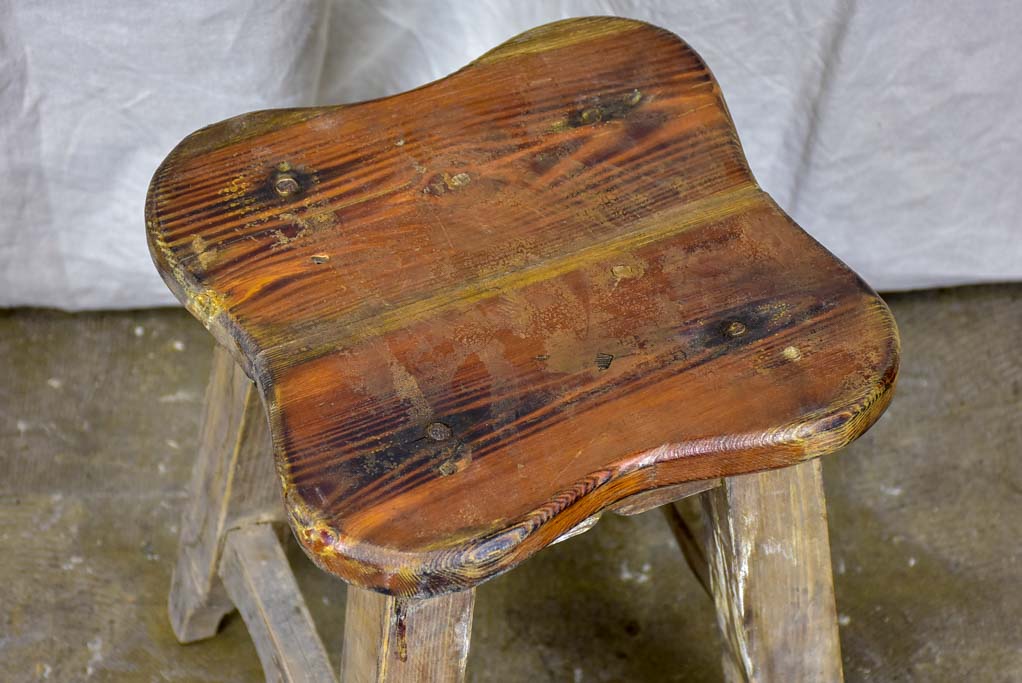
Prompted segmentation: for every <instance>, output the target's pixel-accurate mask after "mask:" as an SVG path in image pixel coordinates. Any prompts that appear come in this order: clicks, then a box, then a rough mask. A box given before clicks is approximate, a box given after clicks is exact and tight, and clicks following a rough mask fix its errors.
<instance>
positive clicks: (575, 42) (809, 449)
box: [147, 19, 898, 595]
mask: <svg viewBox="0 0 1022 683" xmlns="http://www.w3.org/2000/svg"><path fill="white" fill-rule="evenodd" d="M147 219H148V234H149V240H150V245H151V248H152V252H153V255H154V259H155V260H156V263H157V266H158V268H159V269H160V272H161V273H162V274H163V275H164V278H165V280H166V281H167V283H168V285H169V286H170V287H171V288H172V289H173V290H174V291H175V293H176V294H177V295H178V296H179V297H180V298H181V300H182V301H183V302H184V303H185V305H186V306H187V307H188V309H189V310H190V311H191V312H192V313H193V314H195V315H196V317H198V318H199V319H200V320H202V321H203V322H204V323H205V324H206V325H207V327H209V329H210V330H211V331H212V332H213V334H214V335H215V336H216V337H217V339H218V340H219V341H220V342H221V343H223V344H224V345H225V346H227V347H228V348H229V349H231V350H232V352H233V353H234V355H235V357H236V359H237V360H238V361H239V362H240V363H241V364H242V365H243V367H245V369H246V371H247V372H248V373H249V374H250V376H251V377H252V378H253V379H254V380H255V381H256V383H257V385H258V387H259V390H260V392H261V393H262V395H263V398H264V401H265V404H266V407H267V411H268V414H269V419H270V426H271V431H272V434H273V441H274V448H275V452H276V453H275V455H276V459H277V465H278V471H279V473H280V475H281V481H282V486H283V491H284V496H285V503H286V505H287V507H288V511H289V514H290V516H291V521H292V526H293V527H294V529H295V532H296V535H297V536H298V538H299V540H300V541H301V542H302V543H303V545H304V546H305V548H306V549H307V551H308V552H309V554H310V556H312V557H313V559H315V560H316V561H317V562H318V563H319V564H320V565H321V566H323V567H324V568H326V569H328V570H330V571H332V572H334V573H336V574H338V575H340V576H341V577H343V578H345V579H346V580H348V581H351V582H354V583H356V584H359V585H361V586H364V587H368V588H373V589H377V590H382V591H386V592H391V593H398V594H405V595H429V594H433V593H437V592H443V591H446V590H451V589H455V588H459V587H464V586H468V585H472V584H474V583H477V582H478V581H480V580H482V579H484V578H487V577H489V576H492V575H494V574H496V573H498V572H500V571H502V570H504V569H507V568H509V567H510V566H513V565H514V564H515V563H517V562H519V561H521V560H522V559H524V558H526V557H527V556H529V555H530V554H532V553H534V552H535V551H537V550H538V549H540V548H542V547H543V546H544V545H546V544H548V543H550V542H551V541H553V540H554V539H556V538H557V537H558V536H560V535H561V534H562V533H564V532H565V531H567V530H568V529H570V528H571V527H572V526H574V525H576V524H578V523H579V522H581V521H583V520H584V519H586V518H587V517H589V516H591V515H592V514H594V513H596V512H598V511H599V510H601V509H603V508H604V507H606V506H608V505H610V504H612V503H613V502H615V501H617V500H620V499H622V498H624V497H626V496H628V495H631V494H634V493H637V492H640V491H643V490H648V489H650V488H655V487H659V486H665V485H669V484H675V483H678V482H682V481H692V480H699V479H706V478H712V477H719V476H722V475H729V474H735V473H740V472H749V471H756V470H761V469H767V468H772V467H778V466H783V465H786V464H791V463H794V462H798V461H800V460H803V459H805V458H808V457H814V456H817V455H821V454H824V453H827V452H831V451H833V450H835V449H837V448H839V447H841V446H842V445H844V444H845V443H847V442H848V441H850V440H851V439H853V438H855V437H856V436H858V435H859V434H860V433H861V432H863V431H864V430H865V429H866V428H868V426H869V425H870V424H871V423H872V422H873V421H874V420H875V419H876V418H877V417H878V416H879V414H880V412H881V411H882V410H883V408H884V407H885V406H886V404H887V401H888V400H889V396H890V390H891V388H892V386H893V383H894V379H895V375H896V371H897V354H898V349H897V333H896V330H895V327H894V324H893V320H892V319H891V317H890V314H889V312H888V310H887V308H886V306H884V304H883V303H882V302H881V301H880V300H879V299H878V298H877V297H876V295H875V294H874V293H873V292H872V291H871V290H870V289H869V288H868V287H867V286H866V285H865V284H863V283H862V281H861V280H859V278H857V277H856V276H855V274H854V273H852V272H851V271H849V270H848V269H847V267H845V266H844V265H843V264H841V263H840V262H839V261H837V260H836V259H835V258H834V257H833V256H832V255H830V254H829V253H828V252H826V251H825V250H824V249H823V248H822V247H820V246H819V245H818V244H817V243H816V242H814V241H813V240H812V239H811V238H810V237H809V236H808V235H806V234H805V233H804V232H803V231H802V230H800V229H799V228H798V227H797V226H795V225H794V224H793V223H792V222H791V221H790V219H788V218H787V217H786V216H785V215H784V214H783V212H781V211H780V209H778V208H777V207H776V205H774V204H773V202H772V201H771V200H770V198H769V197H767V196H766V195H765V194H764V193H763V192H762V191H761V190H759V188H758V187H757V186H756V184H755V182H754V180H753V178H752V176H751V174H750V173H749V171H748V169H747V167H746V164H745V161H744V158H743V156H742V152H741V148H740V146H739V143H738V139H737V136H736V134H735V132H734V129H733V126H732V124H731V121H730V119H729V117H728V115H727V111H726V108H725V106H724V103H723V100H722V98H721V95H720V92H719V89H718V87H717V84H716V82H715V81H714V80H713V78H712V76H711V75H710V73H709V72H708V70H707V69H706V67H705V65H704V64H703V63H702V62H701V60H700V59H699V58H698V56H697V55H695V53H694V52H692V50H691V49H690V48H688V47H687V46H686V45H685V44H684V43H683V42H681V41H680V40H679V39H678V38H677V37H676V36H674V35H672V34H670V33H667V32H665V31H662V30H660V29H656V28H654V27H651V26H648V25H645V24H640V23H636V22H629V21H624V20H616V19H593V20H573V21H569V22H561V23H558V24H553V25H550V26H547V27H542V28H540V29H536V30H534V31H532V32H530V33H527V34H524V35H523V36H520V37H518V38H516V39H514V40H512V41H510V42H508V43H506V44H505V45H503V46H501V47H500V48H497V49H496V50H494V51H493V52H491V53H489V54H487V55H486V56H484V57H483V58H481V59H480V60H478V61H477V62H475V63H473V64H472V65H470V66H468V67H466V68H465V69H463V70H462V71H459V72H458V73H456V74H454V75H452V76H450V77H448V78H446V79H443V80H441V81H438V82H436V83H433V84H430V85H428V86H425V87H423V88H420V89H418V90H415V91H411V92H408V93H404V94H401V95H398V96H395V97H391V98H387V99H383V100H376V101H372V102H366V103H362V104H358V105H351V106H343V107H327V108H318V109H303V110H292V111H276V112H259V113H254V114H249V115H246V116H242V117H238V118H235V119H231V120H229V121H225V122H223V123H220V124H216V125H214V126H210V127H208V128H206V129H203V130H202V131H199V132H197V133H195V134H193V135H192V136H190V137H189V138H187V139H186V140H185V141H184V142H183V143H182V144H181V145H180V146H179V147H178V148H177V149H176V150H175V151H174V152H173V153H172V154H171V155H170V157H168V159H167V161H166V162H165V163H164V164H163V165H162V166H161V168H160V169H159V171H157V174H156V176H155V177H154V179H153V183H152V185H151V188H150V195H149V200H148V206H147Z"/></svg>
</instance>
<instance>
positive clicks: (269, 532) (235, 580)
mask: <svg viewBox="0 0 1022 683" xmlns="http://www.w3.org/2000/svg"><path fill="white" fill-rule="evenodd" d="M220 577H221V578H222V579H223V582H224V586H225V587H226V588H227V593H228V595H230V596H231V600H232V601H233V602H234V604H235V605H237V607H238V611H239V612H241V617H242V619H244V620H245V625H246V626H247V627H248V632H249V635H251V636H252V641H253V642H254V643H255V646H256V652H258V653H259V661H260V662H262V665H263V673H265V675H266V680H267V681H268V682H275V681H282V682H285V683H336V681H337V677H336V676H335V675H334V672H333V670H332V669H331V668H330V660H329V658H328V657H327V654H326V648H324V647H323V641H322V640H321V639H320V637H319V633H317V632H316V627H315V625H314V624H313V623H312V616H311V615H310V614H309V609H308V607H306V605H305V600H304V599H303V598H302V594H301V591H299V590H298V584H297V583H296V582H295V576H294V573H292V571H291V567H290V565H288V563H287V557H286V556H285V555H284V549H283V548H281V546H280V542H279V541H278V540H277V535H276V533H274V531H273V528H272V527H271V526H270V525H269V524H248V525H246V526H244V527H241V528H239V529H235V530H233V531H231V532H230V533H228V534H227V540H226V541H225V543H224V552H223V559H222V560H221V561H220Z"/></svg>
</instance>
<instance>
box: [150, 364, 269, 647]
mask: <svg viewBox="0 0 1022 683" xmlns="http://www.w3.org/2000/svg"><path fill="white" fill-rule="evenodd" d="M205 401H206V402H205V415H204V416H203V421H202V428H201V431H200V433H199V453H198V459H197V461H196V463H195V469H194V470H193V472H192V481H191V484H190V486H189V492H190V496H189V499H188V503H187V508H186V509H185V512H184V515H183V517H182V520H181V540H180V545H179V548H178V557H177V564H176V566H175V567H174V578H173V580H172V582H171V588H170V600H169V605H168V608H169V612H170V621H171V625H172V626H173V628H174V634H175V635H176V636H177V639H178V640H179V641H181V642H182V643H188V642H192V641H195V640H201V639H203V638H209V637H211V636H213V635H215V634H216V630H217V626H218V625H219V624H220V620H221V619H222V618H223V616H224V615H225V614H227V613H228V612H230V611H231V610H232V609H233V608H234V607H233V605H232V603H231V600H230V597H229V596H228V595H227V593H226V591H225V590H224V587H223V585H222V583H221V581H220V579H219V578H218V576H217V567H218V565H219V563H220V553H221V549H222V548H223V542H224V538H225V537H226V535H227V532H228V531H230V530H231V529H234V528H237V527H239V526H241V525H243V524H246V523H250V522H256V523H258V522H267V521H271V520H273V521H277V520H280V521H283V519H284V516H283V506H282V504H281V502H280V494H279V493H278V492H277V490H276V488H277V477H276V474H275V473H274V471H273V459H272V457H271V456H270V440H269V433H268V429H267V424H266V417H265V416H264V413H263V409H262V406H261V404H260V401H259V396H258V395H257V393H256V391H255V389H254V387H253V385H252V383H251V382H250V381H249V379H248V378H247V377H246V376H245V374H244V373H243V372H242V371H241V369H240V368H239V367H238V366H237V365H236V364H235V362H234V360H233V359H231V357H230V355H229V354H228V353H227V352H226V351H224V350H223V349H222V348H220V347H219V346H218V347H217V349H216V351H215V355H214V357H213V369H212V372H211V374H210V379H209V385H208V387H207V388H206V399H205Z"/></svg>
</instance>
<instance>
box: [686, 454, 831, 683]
mask: <svg viewBox="0 0 1022 683" xmlns="http://www.w3.org/2000/svg"><path fill="white" fill-rule="evenodd" d="M701 498H702V503H703V509H704V512H705V515H706V518H707V520H706V521H707V531H708V534H707V536H708V538H707V543H706V554H707V560H708V563H709V568H710V585H711V587H712V590H713V597H714V601H715V602H716V605H717V620H718V623H719V624H720V628H721V631H722V632H723V635H724V641H725V648H726V653H725V655H724V673H725V678H726V680H727V681H729V682H732V683H734V682H737V681H757V682H765V681H776V682H779V683H798V682H800V681H806V682H812V683H818V682H827V683H831V682H833V681H841V680H843V676H842V672H841V648H840V642H839V640H838V627H837V614H836V610H835V605H834V584H833V577H832V575H831V568H830V542H829V540H828V538H827V509H826V504H825V501H824V496H823V482H822V478H821V469H820V462H819V461H818V460H813V461H810V462H805V463H802V464H799V465H795V466H794V467H788V468H785V469H780V470H773V471H770V472H763V473H760V474H750V475H742V476H738V477H732V478H729V479H727V480H725V481H724V484H723V485H722V486H720V487H718V488H716V489H713V490H711V491H707V492H706V493H703V494H701Z"/></svg>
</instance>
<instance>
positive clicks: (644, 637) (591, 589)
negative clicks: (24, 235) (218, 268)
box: [0, 286, 1022, 683]
mask: <svg viewBox="0 0 1022 683" xmlns="http://www.w3.org/2000/svg"><path fill="white" fill-rule="evenodd" d="M889 300H890V302H891V304H892V307H893V308H894V311H895V314H896V316H897V319H898V322H899V324H900V326H901V331H902V339H903V352H904V361H903V366H902V368H903V369H902V374H901V380H900V385H899V388H898V394H897V396H896V398H895V400H894V403H893V405H892V407H891V408H890V410H889V411H888V412H887V414H886V415H885V417H884V418H882V419H881V421H880V422H879V423H878V424H877V425H876V427H874V429H873V430H872V431H871V432H869V433H868V434H867V435H866V436H865V437H863V438H862V439H860V440H859V441H858V442H857V443H856V444H855V445H853V446H852V447H851V448H849V449H848V450H847V451H845V452H844V453H842V454H840V455H839V456H837V457H831V458H828V459H827V460H826V466H825V479H826V486H827V494H828V498H829V504H830V512H831V543H832V546H833V558H834V570H835V579H836V586H837V601H838V611H839V612H840V615H841V641H842V648H843V653H844V662H845V672H846V678H847V680H848V681H853V682H854V681H882V682H888V681H925V682H931V681H971V682H979V683H982V682H985V681H996V682H1002V681H1003V682H1007V681H1022V591H1020V585H1022V581H1020V579H1022V562H1020V557H1022V552H1020V547H1019V541H1018V530H1019V529H1020V528H1022V504H1020V503H1022V495H1020V494H1022V461H1020V458H1019V456H1020V455H1022V422H1020V419H1019V418H1020V408H1022V391H1020V385H1022V355H1020V351H1019V339H1022V286H990V287H975V288H966V289H957V290H946V291H939V292H926V293H917V294H908V295H898V296H892V297H890V298H889ZM211 349H212V344H211V341H210V339H209V337H208V336H207V335H206V332H205V331H204V330H203V329H202V328H201V327H200V326H199V325H198V324H197V323H195V322H194V321H192V319H191V318H189V317H188V316H187V314H185V313H184V312H182V311H176V310H163V311H143V312H129V313H97V314H87V315H74V316H72V315H66V314H60V313H55V312H48V311H15V312H6V313H0V377H2V378H3V381H2V382H0V521H2V522H3V524H2V526H0V680H2V681H11V682H17V681H35V680H51V681H79V680H92V681H162V680H170V681H256V680H261V673H260V670H259V664H258V660H257V659H256V656H255V652H254V649H253V647H252V644H251V642H250V641H249V639H248V636H247V633H246V631H245V627H244V624H243V623H242V622H241V620H240V619H239V618H238V617H237V615H233V616H231V617H228V618H227V620H226V621H225V623H224V626H223V629H222V633H221V634H220V635H219V636H218V637H217V638H215V639H213V640H210V641H207V642H203V643H198V644H195V645H190V646H187V647H182V646H179V645H178V644H177V643H176V642H175V640H174V637H173V635H172V633H171V631H170V627H169V625H168V623H167V616H166V607H165V605H166V592H167V587H168V584H169V581H170V568H171V565H172V558H173V556H174V553H175V548H176V544H177V531H178V526H177V524H178V519H179V516H180V511H181V507H182V505H183V504H184V503H185V489H184V486H185V483H186V482H187V480H188V476H189V471H190V469H191V466H192V460H193V452H194V448H195V443H196V430H197V428H198V420H199V414H200V409H201V396H202V391H203V388H204V384H205V375H206V372H207V370H208V368H209V364H210V358H211ZM290 552H291V556H292V559H293V564H294V566H295V568H296V571H297V574H298V576H299V581H300V582H301V583H302V584H303V586H304V587H305V589H306V594H307V596H308V600H309V603H310V608H311V609H312V611H313V616H314V617H315V618H316V620H317V623H319V625H320V630H321V632H322V634H323V637H324V640H325V641H326V642H327V643H328V644H329V645H330V646H332V647H333V648H334V653H335V656H336V655H338V654H339V646H340V634H341V632H342V627H343V617H344V588H343V586H342V585H341V584H340V583H338V582H336V581H334V580H333V579H331V578H330V577H328V576H326V575H324V574H322V573H320V572H318V570H315V569H314V568H313V567H312V566H311V565H310V564H309V563H308V562H307V561H305V559H304V557H303V556H301V553H300V551H298V550H297V549H296V548H294V547H292V548H291V549H290ZM719 647H720V642H719V639H718V636H717V634H716V626H715V621H714V614H713V610H712V605H711V603H710V601H709V599H708V598H707V597H706V596H705V594H703V593H702V592H701V589H700V588H699V587H698V585H697V584H696V582H695V580H694V579H693V578H692V577H691V576H690V574H689V572H688V570H687V568H686V567H685V565H684V563H683V561H682V559H681V557H680V554H679V553H678V552H677V549H676V547H675V545H674V541H673V539H672V537H671V535H670V532H669V531H668V529H667V527H666V525H665V523H664V522H663V519H662V517H661V515H660V514H659V513H658V512H657V511H654V512H652V513H646V514H644V515H640V516H638V517H634V518H621V517H615V516H613V515H609V516H607V517H605V518H604V520H603V521H601V522H600V524H598V525H597V526H596V528H595V529H594V530H593V531H590V532H589V533H587V534H583V535H582V536H580V537H578V538H575V539H572V540H570V541H567V542H565V543H562V544H560V545H557V546H554V547H552V548H550V549H548V550H546V551H544V552H542V553H541V554H540V555H539V556H537V557H536V558H534V559H532V560H530V561H528V562H526V563H525V564H524V565H523V566H522V567H520V568H519V569H517V570H515V571H513V572H511V573H510V574H507V575H505V576H502V577H499V578H497V579H495V580H494V581H491V582H489V583H487V584H485V585H483V586H482V587H481V588H480V589H479V594H478V600H477V607H476V621H475V626H474V630H473V634H472V648H473V649H472V654H471V657H470V661H469V680H471V681H475V682H478V683H483V682H491V681H493V682H496V681H508V682H512V681H513V682H519V681H521V682H524V681H531V682H538V681H569V682H580V681H585V682H588V681H603V682H610V681H690V682H698V681H716V680H719V678H720V665H719Z"/></svg>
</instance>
